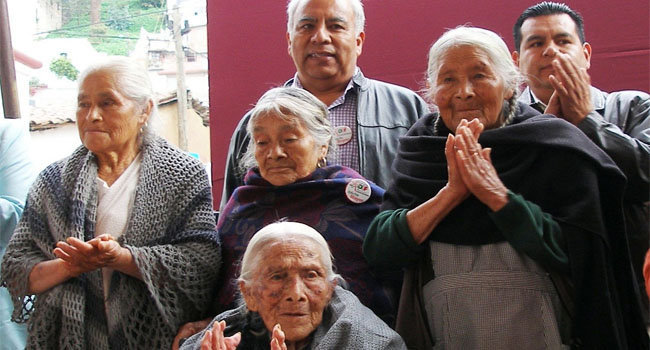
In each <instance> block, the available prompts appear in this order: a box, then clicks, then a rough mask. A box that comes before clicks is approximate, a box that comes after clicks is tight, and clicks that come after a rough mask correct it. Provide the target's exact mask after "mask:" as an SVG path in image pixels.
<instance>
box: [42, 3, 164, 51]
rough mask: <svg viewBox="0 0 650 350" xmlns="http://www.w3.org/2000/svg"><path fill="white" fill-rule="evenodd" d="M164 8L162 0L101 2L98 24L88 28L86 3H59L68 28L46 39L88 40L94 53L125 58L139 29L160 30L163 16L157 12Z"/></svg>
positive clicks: (87, 6)
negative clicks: (94, 50)
mask: <svg viewBox="0 0 650 350" xmlns="http://www.w3.org/2000/svg"><path fill="white" fill-rule="evenodd" d="M147 3H151V4H152V5H149V4H147ZM153 5H155V6H153ZM158 5H160V6H161V8H158V7H159V6H158ZM165 6H166V1H165V0H110V1H107V0H105V1H102V4H101V9H100V18H101V21H102V23H101V24H99V25H92V26H91V25H90V0H62V9H63V23H64V24H63V28H71V29H70V30H64V31H60V32H55V33H52V34H50V35H49V36H48V37H49V38H80V37H81V38H88V40H89V41H90V43H91V44H92V45H93V47H94V48H95V49H96V50H97V51H100V52H106V53H108V54H109V55H122V56H124V55H128V53H129V51H130V50H132V49H133V47H134V46H135V43H136V40H135V39H133V38H137V37H138V36H139V35H140V28H144V29H146V30H147V31H149V32H157V31H158V30H160V29H161V27H162V26H163V18H164V16H165V14H164V12H161V10H163V9H164V8H165ZM84 25H88V26H84Z"/></svg>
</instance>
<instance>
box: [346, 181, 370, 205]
mask: <svg viewBox="0 0 650 350" xmlns="http://www.w3.org/2000/svg"><path fill="white" fill-rule="evenodd" d="M370 194H372V189H371V188H370V184H369V183H368V181H365V180H361V179H352V180H350V182H348V184H347V186H345V196H346V197H347V198H348V199H349V200H350V202H352V203H357V204H359V203H363V202H365V201H367V200H368V199H369V198H370Z"/></svg>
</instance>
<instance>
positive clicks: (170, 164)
mask: <svg viewBox="0 0 650 350" xmlns="http://www.w3.org/2000/svg"><path fill="white" fill-rule="evenodd" d="M141 152H142V153H143V157H142V167H141V171H140V177H139V180H138V186H137V188H136V193H135V202H134V205H133V209H132V211H131V213H130V218H129V222H128V224H127V230H126V232H125V233H124V235H122V236H121V237H120V238H119V242H120V244H121V245H122V246H124V247H127V248H128V249H130V250H131V252H132V253H133V257H134V260H135V263H136V265H137V267H138V269H139V270H140V273H141V274H142V278H143V280H142V281H141V280H138V279H136V278H133V277H130V276H128V275H125V274H122V273H119V272H117V271H116V272H115V273H114V274H113V277H112V280H111V291H110V303H111V306H112V307H111V309H110V310H108V312H109V313H108V315H106V314H105V312H104V300H103V292H102V274H101V270H96V271H92V272H89V273H84V274H82V275H80V276H79V277H77V278H72V279H70V280H68V281H66V282H64V283H62V284H60V285H58V286H56V287H54V288H51V289H50V290H48V291H46V292H44V293H41V294H39V295H37V296H36V297H35V298H33V297H29V295H28V293H27V286H28V277H29V273H30V271H31V270H32V268H33V267H34V265H36V264H37V263H39V262H42V261H46V260H50V259H54V258H55V256H54V255H53V253H52V250H53V249H54V247H55V244H56V242H57V241H61V240H65V239H66V238H67V237H69V236H72V237H77V238H79V239H82V240H89V239H91V238H93V237H94V235H95V232H94V231H95V216H96V205H97V184H96V178H97V164H96V158H95V156H94V155H93V154H92V153H91V152H90V151H88V150H87V149H86V148H84V147H83V146H81V147H80V148H78V149H77V150H76V151H75V152H74V153H73V154H72V155H71V156H70V157H68V158H66V159H63V160H61V161H58V162H56V163H53V164H52V165H50V166H48V167H47V168H46V169H45V170H44V171H43V172H42V173H41V174H40V175H39V177H38V179H37V180H36V182H35V183H34V185H33V186H32V188H31V190H30V193H29V196H28V199H27V205H26V207H25V212H24V214H23V217H22V220H21V221H20V223H19V226H18V227H17V229H16V231H15V233H14V235H13V238H12V239H11V242H10V243H9V246H8V248H7V253H6V254H5V256H4V259H3V261H2V272H3V276H2V278H3V284H4V285H6V287H7V288H8V289H9V291H10V293H11V295H12V299H13V302H14V314H13V320H14V321H16V322H26V321H27V322H28V327H29V339H28V345H27V347H28V348H33V349H56V348H61V349H90V348H92V349H109V348H112V349H136V348H137V349H168V348H170V347H171V342H172V340H173V338H174V336H175V334H176V331H177V329H178V327H179V326H180V325H181V324H183V323H184V322H187V321H191V320H197V319H201V318H204V317H205V316H206V313H205V310H206V309H207V308H206V307H205V306H206V305H209V304H210V302H211V300H212V299H211V298H212V297H213V295H214V287H215V286H216V281H217V275H218V271H219V268H220V264H221V254H220V246H219V239H218V236H217V233H216V232H215V230H214V229H215V219H214V215H213V211H212V196H211V193H210V186H209V182H208V178H207V175H206V173H205V170H204V169H203V166H202V164H201V163H200V162H199V161H197V160H195V159H193V158H191V157H189V156H187V155H185V154H183V153H182V152H180V151H178V150H176V149H175V148H174V147H173V146H171V145H169V144H168V143H167V142H166V141H164V140H163V139H161V138H158V137H153V138H151V139H148V140H146V141H145V142H144V145H143V147H142V151H141ZM32 301H33V303H32ZM107 317H108V318H111V320H112V321H114V322H112V323H111V324H115V325H116V326H115V327H114V329H108V326H107Z"/></svg>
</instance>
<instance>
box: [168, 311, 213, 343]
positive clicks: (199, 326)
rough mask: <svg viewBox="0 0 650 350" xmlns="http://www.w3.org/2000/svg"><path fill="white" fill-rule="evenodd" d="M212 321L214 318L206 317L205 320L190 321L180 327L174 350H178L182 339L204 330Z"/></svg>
mask: <svg viewBox="0 0 650 350" xmlns="http://www.w3.org/2000/svg"><path fill="white" fill-rule="evenodd" d="M210 321H212V319H210V318H206V319H205V320H201V321H196V322H188V323H186V324H184V325H182V326H181V328H179V329H178V333H176V337H175V338H174V342H173V343H172V350H178V347H179V345H178V343H179V342H180V341H181V339H183V338H189V337H191V336H193V335H194V334H196V333H198V332H200V331H202V330H203V328H205V327H207V326H208V325H209V324H210Z"/></svg>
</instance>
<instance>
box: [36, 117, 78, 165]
mask: <svg viewBox="0 0 650 350" xmlns="http://www.w3.org/2000/svg"><path fill="white" fill-rule="evenodd" d="M30 135H31V151H32V162H33V164H34V169H36V171H38V172H40V171H41V170H43V169H44V168H45V167H46V166H48V165H49V164H51V163H54V162H55V161H57V160H59V159H61V158H65V157H67V156H69V155H70V154H72V152H73V151H74V150H75V149H76V148H77V147H79V146H80V145H81V141H80V140H79V133H78V132H77V124H66V125H63V126H59V127H57V128H54V129H49V130H42V131H32V132H30Z"/></svg>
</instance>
